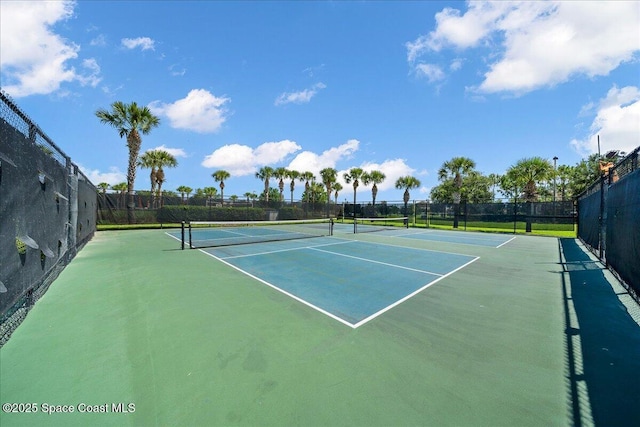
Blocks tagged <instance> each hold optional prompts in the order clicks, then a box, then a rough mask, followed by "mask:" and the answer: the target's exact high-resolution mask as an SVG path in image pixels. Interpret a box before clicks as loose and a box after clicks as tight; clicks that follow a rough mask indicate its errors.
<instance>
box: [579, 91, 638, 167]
mask: <svg viewBox="0 0 640 427" xmlns="http://www.w3.org/2000/svg"><path fill="white" fill-rule="evenodd" d="M594 108H595V109H596V110H597V111H596V116H595V118H594V120H593V122H592V123H591V126H590V128H589V135H588V136H587V137H586V138H585V139H583V140H578V139H574V140H572V141H571V142H570V144H571V146H572V147H573V148H574V149H575V150H576V151H577V152H578V153H579V154H581V155H589V154H593V153H597V152H598V135H600V151H601V152H602V153H605V152H607V151H610V150H621V151H625V152H627V153H629V152H631V151H633V150H634V149H635V148H637V147H638V146H640V88H638V87H635V86H627V87H623V88H621V89H619V88H617V87H615V86H614V87H612V88H611V89H610V90H609V92H608V93H607V95H606V96H605V97H604V98H602V99H601V100H600V101H599V103H598V104H597V107H594V106H593V105H592V104H591V103H590V104H588V105H587V106H585V107H583V109H582V111H581V114H584V112H585V111H587V110H593V109H594Z"/></svg>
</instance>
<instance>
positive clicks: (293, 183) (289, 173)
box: [287, 170, 300, 204]
mask: <svg viewBox="0 0 640 427" xmlns="http://www.w3.org/2000/svg"><path fill="white" fill-rule="evenodd" d="M287 178H289V179H290V180H291V182H290V183H289V189H290V190H291V204H293V190H294V189H295V187H296V179H298V178H300V172H298V171H294V170H287Z"/></svg>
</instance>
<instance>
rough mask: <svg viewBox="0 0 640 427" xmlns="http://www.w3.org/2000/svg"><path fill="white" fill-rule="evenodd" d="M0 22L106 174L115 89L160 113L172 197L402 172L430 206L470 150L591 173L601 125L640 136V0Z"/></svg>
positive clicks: (32, 107)
mask: <svg viewBox="0 0 640 427" xmlns="http://www.w3.org/2000/svg"><path fill="white" fill-rule="evenodd" d="M0 16H1V19H2V21H1V23H0V24H1V25H0V31H1V34H0V43H1V45H0V52H1V53H0V62H1V64H0V65H1V86H2V89H3V90H5V91H6V92H7V93H9V94H10V95H11V96H12V97H13V99H14V100H15V102H16V103H17V104H18V105H19V106H20V107H21V108H22V109H23V110H24V111H25V112H26V113H27V114H28V115H29V116H30V117H31V118H32V119H33V120H34V121H35V122H36V123H37V124H38V125H39V126H40V127H41V128H42V129H43V130H44V132H45V133H47V135H49V137H51V138H52V139H53V140H54V141H55V142H56V144H57V145H59V146H60V147H61V148H62V149H63V150H64V151H65V152H66V153H67V154H68V155H69V156H71V158H72V159H73V160H74V162H75V163H77V164H78V165H80V166H81V168H82V169H83V171H84V172H85V173H86V174H87V175H88V176H89V177H90V178H91V180H92V181H93V182H94V183H98V182H102V181H106V182H108V183H110V184H116V183H118V182H123V181H126V166H127V157H128V152H127V148H126V146H125V141H124V140H122V139H120V138H119V137H118V134H117V132H116V131H115V130H114V129H112V128H109V127H107V126H105V125H102V124H100V122H99V121H98V119H97V118H96V117H95V111H96V110H97V109H98V108H109V106H110V105H111V103H112V102H114V101H123V102H132V101H135V102H137V103H138V104H141V105H148V106H149V107H150V108H151V109H152V111H153V112H154V113H155V114H156V115H158V116H159V117H160V119H161V125H160V127H158V128H156V129H154V130H153V131H152V132H151V133H150V134H149V135H147V136H144V137H143V143H142V151H145V150H148V149H155V148H164V149H166V150H168V151H170V152H172V153H173V154H174V155H175V156H176V157H177V160H178V162H179V165H178V167H177V168H175V169H169V170H167V182H166V183H165V186H164V187H165V188H166V189H167V190H173V189H175V188H176V187H178V186H180V185H187V186H190V187H192V188H194V189H195V188H202V187H205V186H217V184H216V183H214V181H213V179H212V178H211V174H212V173H213V172H215V171H216V170H218V169H224V170H227V171H228V172H230V173H231V178H230V179H229V180H227V181H226V188H225V196H230V195H232V194H235V195H238V196H242V194H244V193H245V192H247V191H255V192H258V193H259V192H260V191H261V190H262V188H263V185H262V183H261V182H260V181H258V180H257V179H256V178H255V177H254V174H255V172H256V170H257V169H259V168H260V167H262V166H271V167H274V168H275V167H279V166H284V167H289V168H292V169H296V170H299V171H306V170H309V171H311V172H314V173H316V174H317V173H318V171H319V170H320V169H322V168H324V167H334V168H336V169H337V170H338V171H340V176H342V173H343V172H344V171H347V170H348V169H350V168H352V167H362V168H364V169H365V170H371V169H377V170H381V171H383V172H384V173H385V174H386V175H387V179H386V180H385V182H384V183H383V184H382V185H380V191H379V195H378V200H400V199H401V198H402V192H401V191H400V190H396V189H395V188H394V182H395V180H396V179H397V178H398V177H400V176H404V175H413V176H415V177H416V178H418V179H419V180H420V181H421V183H422V186H421V188H420V189H417V190H414V191H413V192H412V198H413V199H419V200H423V199H425V198H427V197H428V195H429V191H430V189H431V188H432V187H433V186H435V185H437V184H438V179H437V171H438V169H439V168H440V166H441V165H442V163H443V162H445V161H446V160H449V159H451V158H452V157H455V156H464V157H469V158H471V159H473V160H474V161H475V162H476V164H477V169H478V170H479V171H481V172H483V173H485V174H489V173H498V174H501V173H504V172H505V170H506V169H507V168H508V167H509V166H510V165H512V164H514V163H516V162H517V161H518V160H520V159H522V158H525V157H532V156H541V157H544V158H547V159H552V158H553V157H554V156H557V157H558V158H559V160H558V164H568V165H574V164H576V163H577V162H578V161H580V159H582V158H584V157H586V156H587V155H589V154H590V153H593V152H596V151H597V145H596V138H597V135H600V140H601V147H602V151H603V152H604V151H606V150H609V149H620V150H623V151H627V152H628V151H631V150H632V149H633V148H635V147H637V146H638V145H640V63H639V59H640V2H623V1H615V2H611V1H604V2H597V1H586V2H579V1H566V2H543V1H539V2H506V1H499V2H485V1H480V2H435V1H434V2H417V1H412V2H382V1H374V2H355V1H354V2H323V1H310V2H293V1H290V2H287V1H285V2H268V1H263V2H218V1H216V2H208V1H193V2H189V1H137V2H136V1H126V2H125V1H79V2H40V1H24V2H22V1H4V0H3V1H2V2H1V3H0ZM318 176H319V175H318ZM149 186H150V184H149V179H148V171H145V170H139V171H138V175H137V179H136V188H138V189H148V188H149ZM272 186H273V187H277V183H276V182H275V180H274V181H273V183H272ZM302 188H303V185H300V184H298V185H297V189H296V192H295V194H294V197H295V198H296V199H298V198H299V197H300V195H301V192H302ZM286 194H287V196H288V192H287V193H286ZM351 197H352V190H351V187H348V189H345V190H343V191H342V192H341V194H340V197H339V199H340V200H342V199H344V198H347V199H351ZM358 197H359V199H361V200H367V198H369V199H370V188H368V187H364V186H361V187H360V188H359V192H358Z"/></svg>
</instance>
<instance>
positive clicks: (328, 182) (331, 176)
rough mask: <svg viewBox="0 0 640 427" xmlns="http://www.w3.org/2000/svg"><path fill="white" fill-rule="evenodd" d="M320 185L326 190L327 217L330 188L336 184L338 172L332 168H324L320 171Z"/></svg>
mask: <svg viewBox="0 0 640 427" xmlns="http://www.w3.org/2000/svg"><path fill="white" fill-rule="evenodd" d="M320 176H321V177H322V183H323V184H324V186H325V187H326V188H327V215H329V203H330V201H331V188H332V187H333V185H335V184H336V180H337V178H338V171H337V170H335V169H334V168H324V169H322V170H321V171H320Z"/></svg>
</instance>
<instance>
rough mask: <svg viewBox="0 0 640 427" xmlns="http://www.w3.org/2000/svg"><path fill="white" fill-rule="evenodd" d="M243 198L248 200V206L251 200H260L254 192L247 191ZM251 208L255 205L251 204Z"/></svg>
mask: <svg viewBox="0 0 640 427" xmlns="http://www.w3.org/2000/svg"><path fill="white" fill-rule="evenodd" d="M243 196H244V197H246V198H247V204H249V199H251V200H254V199H257V198H258V195H257V194H256V193H254V192H253V191H247V192H246V193H244V194H243ZM251 207H253V203H252V204H251Z"/></svg>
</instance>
